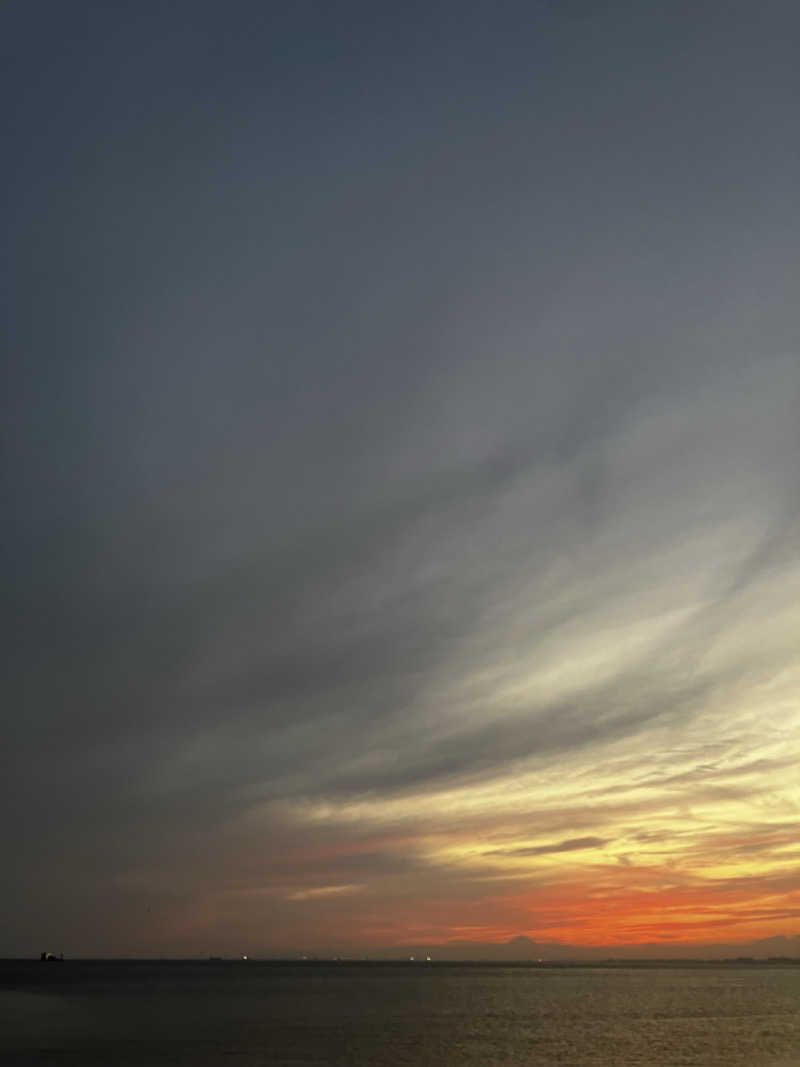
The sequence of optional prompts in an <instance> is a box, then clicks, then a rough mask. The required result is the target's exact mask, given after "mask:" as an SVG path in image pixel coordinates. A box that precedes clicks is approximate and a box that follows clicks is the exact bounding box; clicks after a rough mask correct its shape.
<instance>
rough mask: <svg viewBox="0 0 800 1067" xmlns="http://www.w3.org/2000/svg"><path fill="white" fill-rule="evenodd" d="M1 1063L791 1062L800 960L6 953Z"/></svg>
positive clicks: (799, 1033) (798, 1022) (795, 1051)
mask: <svg viewBox="0 0 800 1067" xmlns="http://www.w3.org/2000/svg"><path fill="white" fill-rule="evenodd" d="M0 1063H2V1064H3V1065H4V1067H5V1065H14V1067H15V1065H17V1064H19V1065H20V1067H24V1065H32V1064H37V1065H42V1064H53V1065H71V1067H72V1065H77V1064H80V1065H84V1064H85V1065H99V1064H102V1065H104V1067H111V1065H116V1064H120V1065H124V1067H132V1065H137V1067H160V1065H162V1064H180V1065H192V1067H209V1065H212V1064H213V1065H218V1064H233V1065H235V1067H250V1065H256V1064H287V1065H289V1064H291V1065H302V1064H341V1065H353V1067H357V1065H359V1064H375V1065H376V1067H383V1065H387V1067H388V1065H396V1064H414V1065H418V1064H419V1065H425V1064H430V1065H434V1064H435V1065H444V1067H451V1065H452V1067H455V1065H459V1067H468V1065H471V1064H480V1065H481V1067H487V1065H492V1064H559V1063H562V1064H614V1065H619V1067H622V1065H628V1064H637V1065H642V1067H645V1065H646V1067H654V1065H658V1064H665V1065H666V1064H702V1065H704V1067H711V1065H714V1064H725V1065H726V1067H734V1065H738V1064H748V1065H762V1064H763V1065H772V1067H788V1065H789V1064H796V1065H799V1067H800V966H795V967H792V966H753V965H749V966H748V965H742V966H730V965H729V966H705V967H680V968H679V967H664V968H641V969H640V968H625V967H609V968H595V967H593V968H579V967H573V968H556V967H553V968H543V969H540V968H527V967H499V966H459V965H445V964H433V965H425V964H414V965H391V964H363V965H351V964H339V965H336V964H331V965H326V964H314V965H297V966H294V965H286V964H283V965H276V964H266V963H256V962H248V963H243V962H236V963H212V962H209V963H144V962H136V963H110V962H92V963H90V962H85V963H84V962H77V961H67V962H65V963H63V964H44V963H39V962H38V961H36V962H31V963H12V962H5V963H0Z"/></svg>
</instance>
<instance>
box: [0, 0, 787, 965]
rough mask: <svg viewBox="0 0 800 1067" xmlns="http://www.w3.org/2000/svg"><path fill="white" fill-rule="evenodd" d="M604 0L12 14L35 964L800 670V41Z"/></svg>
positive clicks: (19, 580) (20, 562) (20, 734)
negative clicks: (253, 825) (279, 858)
mask: <svg viewBox="0 0 800 1067" xmlns="http://www.w3.org/2000/svg"><path fill="white" fill-rule="evenodd" d="M589 7H590V5H585V6H584V5H581V4H573V5H570V11H569V13H568V15H569V17H567V16H566V15H565V14H564V13H562V11H561V8H560V5H551V4H541V5H536V4H533V5H531V4H526V5H518V4H515V3H512V4H509V5H500V7H499V8H498V9H497V10H496V11H494V12H493V13H492V14H491V15H490V16H489V17H488V18H487V17H486V12H485V10H484V9H483V8H482V7H479V6H478V5H471V4H466V5H465V4H458V5H449V4H434V5H432V6H431V5H429V6H428V7H427V8H426V10H425V12H422V11H420V12H418V13H417V14H413V13H411V12H406V11H405V10H404V12H403V13H402V14H401V13H400V12H399V9H398V11H397V12H395V13H391V12H384V13H380V12H378V11H377V9H375V8H374V7H370V6H368V5H358V4H355V5H345V9H338V13H337V14H336V15H335V16H334V14H332V13H330V14H325V13H320V12H316V13H314V14H313V15H312V13H311V12H310V9H309V10H306V8H305V7H304V6H303V5H300V7H297V8H294V7H293V8H291V9H290V8H286V9H285V10H280V9H275V8H269V10H267V9H266V8H264V6H263V5H260V4H251V3H248V2H244V3H242V4H239V5H234V9H233V11H228V10H227V9H226V10H225V11H223V10H222V8H221V7H220V6H219V5H217V4H213V3H202V4H199V5H197V4H193V5H183V4H177V5H172V6H171V8H170V11H169V12H167V13H164V12H163V11H160V12H159V13H158V17H156V16H155V14H153V13H152V12H148V11H147V10H145V9H141V10H137V11H133V10H131V11H127V12H125V13H123V12H119V11H118V12H113V11H111V10H110V9H107V8H106V7H105V5H95V4H92V3H87V4H84V5H79V8H80V10H81V11H82V12H85V16H86V17H85V18H83V17H81V18H77V16H75V17H73V16H74V15H75V12H74V9H73V13H72V14H68V13H66V12H65V11H64V10H63V9H62V8H61V7H60V6H58V5H54V4H49V3H44V4H40V5H36V4H34V5H32V6H31V5H22V4H16V3H12V4H10V5H7V7H6V9H5V13H4V15H3V20H4V23H5V31H4V34H3V36H4V38H5V39H6V40H8V41H10V42H11V45H10V46H9V47H10V51H11V63H10V64H9V72H8V74H7V78H8V79H9V80H8V82H7V87H6V88H7V92H6V96H7V98H14V99H17V100H19V102H20V104H19V109H18V113H17V116H16V119H15V123H16V125H15V128H14V130H13V145H14V149H13V158H14V162H15V166H14V167H13V168H11V172H10V173H9V175H8V177H7V181H8V182H9V185H10V189H9V192H10V196H9V197H8V198H7V200H8V202H9V203H10V204H11V208H10V209H9V213H8V216H7V222H8V226H9V232H10V234H11V245H12V255H13V256H14V271H13V275H12V286H11V289H10V294H11V300H10V302H9V305H8V308H7V310H8V319H9V323H10V334H9V336H10V341H11V344H10V358H9V361H8V368H9V377H8V388H7V390H6V392H5V399H4V401H3V404H4V424H5V426H6V447H5V458H6V468H5V470H6V477H5V490H6V495H5V499H6V514H7V515H8V517H9V525H8V536H7V543H6V545H7V547H6V551H5V553H4V564H5V578H6V588H7V589H8V593H9V595H8V597H7V600H6V606H7V616H6V626H5V631H4V634H5V636H4V645H5V648H6V652H7V657H8V663H9V672H8V680H7V685H6V695H5V699H4V704H5V707H6V709H7V714H6V730H7V744H6V745H5V749H6V752H7V753H8V754H9V758H8V765H7V767H6V771H5V776H4V778H5V787H6V789H7V790H8V802H7V803H6V804H5V806H4V811H5V812H6V813H7V814H8V816H9V817H10V825H9V826H8V828H7V832H6V834H7V840H9V842H10V845H9V846H8V847H9V849H10V850H11V851H10V852H9V853H7V855H9V854H13V856H14V857H15V863H14V866H15V871H14V873H13V874H12V876H11V882H12V883H13V884H12V886H11V901H12V904H11V907H12V908H15V909H17V908H18V909H20V911H19V914H20V920H19V924H18V929H19V935H18V937H17V939H16V940H15V939H14V938H12V943H11V944H10V945H9V946H5V945H0V951H4V950H7V951H22V950H23V949H24V948H25V947H26V946H27V940H26V939H27V938H28V937H30V936H33V931H34V930H35V929H36V924H37V923H38V922H39V921H40V918H41V914H42V912H43V911H46V910H47V909H48V908H49V907H51V906H52V893H53V892H54V891H55V890H54V889H53V888H52V887H51V888H48V885H47V883H48V881H49V879H48V878H47V875H46V870H47V862H46V860H45V858H44V857H47V856H50V857H53V858H55V859H56V860H57V862H58V864H59V865H60V866H59V870H60V871H61V872H62V873H61V877H60V878H59V892H62V891H63V885H64V884H65V883H69V885H70V886H72V887H77V888H74V889H69V890H67V891H66V897H67V898H69V899H68V900H67V903H65V904H64V906H63V910H64V913H65V915H68V916H71V918H69V919H68V920H67V919H65V922H68V923H71V924H72V926H71V930H72V933H71V936H73V937H74V939H75V940H76V942H79V941H80V940H81V938H82V937H83V936H84V935H85V934H86V932H87V930H88V929H90V927H91V924H90V920H89V916H90V915H91V914H92V909H88V910H87V907H86V906H85V905H84V904H81V903H80V899H79V898H80V896H81V893H82V892H85V890H86V886H87V885H88V884H89V883H91V885H92V886H93V887H94V888H93V890H92V893H93V894H96V897H97V899H96V900H95V903H94V905H93V907H94V909H95V913H96V909H97V908H99V909H100V910H101V911H103V909H105V911H104V914H106V915H107V917H109V918H108V924H109V927H110V926H111V918H110V917H111V916H113V914H114V913H115V911H116V910H117V909H118V906H119V900H120V898H119V895H118V894H119V892H120V890H119V889H118V888H117V889H112V888H111V887H112V885H115V884H117V883H115V879H116V878H130V877H132V876H131V874H130V872H131V870H133V869H135V870H137V871H140V872H141V874H140V878H141V883H140V884H139V885H138V886H137V887H134V888H128V889H126V890H125V892H127V893H130V894H132V896H131V899H135V900H138V899H139V898H138V897H137V894H140V893H144V894H145V895H146V894H147V893H149V892H151V891H154V890H153V886H156V885H159V884H160V875H159V872H163V871H164V870H165V869H169V870H171V869H172V865H176V864H177V865H179V864H180V863H184V864H185V865H186V869H187V870H189V871H190V872H191V878H190V879H189V880H188V882H187V884H186V886H185V888H184V889H183V890H182V892H185V894H187V896H191V894H192V893H196V892H200V891H201V890H202V886H203V885H204V884H206V880H207V879H208V878H210V877H211V872H210V869H209V868H211V867H213V866H214V865H215V864H217V865H218V862H219V857H223V856H227V857H228V859H229V860H230V863H231V864H233V865H234V866H236V865H240V866H241V865H242V864H243V863H244V861H243V860H242V857H241V853H240V852H237V851H236V849H235V848H234V847H233V845H232V844H231V842H235V841H237V840H239V838H237V834H244V831H242V830H241V819H242V818H244V817H245V816H246V813H247V811H248V810H249V809H248V805H249V803H250V800H249V799H247V798H248V797H250V796H251V794H249V793H248V792H247V790H251V791H254V793H256V794H257V795H258V796H259V798H260V799H261V800H262V801H265V800H267V801H270V802H275V803H279V802H283V801H288V800H291V801H292V802H297V803H305V802H307V803H312V802H316V801H318V800H320V799H324V800H327V801H331V800H333V801H335V799H336V798H340V799H341V798H350V797H353V796H359V797H364V796H366V797H373V798H376V799H381V798H384V797H389V796H395V795H414V794H416V793H421V794H422V793H425V792H427V791H431V790H436V789H441V788H445V787H450V786H459V785H461V784H463V783H465V782H467V783H476V784H477V783H480V782H484V781H487V780H491V779H492V777H493V776H496V775H498V774H505V773H510V772H513V771H514V769H515V768H527V767H528V766H529V765H530V764H531V761H533V762H534V763H536V761H539V763H540V764H541V765H543V766H553V765H554V764H557V762H558V760H559V759H560V758H561V756H562V755H570V754H574V753H575V752H581V751H585V750H591V749H592V747H593V746H602V745H604V744H608V743H609V742H611V741H614V740H620V739H625V738H631V737H636V736H637V735H638V734H639V733H642V732H644V731H647V730H648V729H651V728H653V727H654V726H656V725H657V726H664V727H665V728H674V729H675V730H679V729H680V728H682V726H687V725H689V724H692V723H696V722H697V721H699V720H700V719H701V718H702V716H703V715H704V713H705V709H707V707H708V706H709V704H710V703H713V700H714V699H716V698H717V697H719V696H720V694H722V693H724V692H727V691H728V690H731V689H733V688H736V687H737V686H738V687H747V686H751V687H757V686H758V685H760V684H762V682H763V681H764V679H765V678H768V677H769V676H771V675H773V674H775V673H777V672H779V671H780V669H782V667H784V666H785V665H786V663H787V662H788V659H789V657H790V656H791V650H790V641H789V639H788V638H787V637H786V633H785V632H784V634H783V636H781V634H780V633H779V632H777V631H773V630H772V629H770V627H769V626H768V625H766V623H768V621H769V620H770V619H775V618H779V617H781V613H784V614H785V615H786V618H787V619H788V618H789V615H788V614H786V613H788V612H789V611H790V588H791V585H790V582H791V580H792V575H793V574H794V568H795V566H796V563H795V561H796V554H797V549H798V547H799V545H798V536H799V535H798V530H799V529H800V526H799V523H800V493H799V492H798V488H799V487H800V476H799V475H798V471H800V463H798V452H800V448H798V443H799V442H798V430H797V425H798V423H797V410H798V400H800V370H799V368H800V362H798V356H797V353H798V351H799V350H800V345H798V340H799V339H798V320H797V313H796V306H795V305H796V299H795V296H796V294H795V287H796V281H795V279H796V278H797V276H798V267H800V263H798V254H797V248H798V241H797V237H798V234H797V219H798V218H800V212H798V206H799V205H798V203H797V189H798V188H800V184H798V177H800V175H799V174H798V165H799V163H800V160H798V154H797V148H796V143H797V141H796V136H795V112H796V107H795V101H796V94H797V89H798V84H797V70H796V56H795V55H794V48H793V45H792V42H793V40H795V39H796V31H797V29H798V18H797V12H796V10H794V8H793V5H790V4H788V3H781V2H773V3H767V4H766V5H759V7H758V10H757V11H756V9H755V8H754V7H753V5H751V4H748V3H741V4H739V3H735V4H710V5H705V6H704V7H703V9H702V11H700V10H697V11H695V10H692V11H689V10H688V9H684V8H683V7H682V6H681V5H678V6H677V7H672V8H666V9H665V8H664V7H663V6H662V5H655V4H653V5H649V4H644V5H640V4H637V5H633V4H627V3H619V4H612V5H608V6H607V7H606V8H604V10H603V12H602V13H597V11H596V10H595V8H594V7H593V6H592V10H591V12H590V11H589V10H588V9H589ZM351 9H352V10H351ZM346 16H347V17H346ZM579 16H581V17H579ZM583 16H585V17H583ZM782 582H783V585H782V586H781V583H782ZM781 590H783V592H782V591H781ZM659 619H661V620H662V622H661V623H659V624H658V626H656V629H655V630H653V632H652V633H651V632H650V630H647V627H648V626H649V625H650V624H653V625H654V626H655V623H656V621H657V620H659ZM762 620H764V623H765V625H764V626H761V625H760V623H761V621H762ZM637 627H639V628H640V629H638V630H637ZM642 627H643V629H642ZM645 630H646V631H647V634H648V635H649V636H647V637H646V638H645V637H642V638H641V643H640V644H637V641H638V640H639V638H637V637H635V635H636V634H637V633H639V634H643V633H645ZM615 634H616V635H618V636H615ZM598 642H599V644H602V645H603V647H604V648H605V649H607V648H608V647H612V646H613V647H615V648H616V647H617V644H618V645H619V648H618V652H619V657H618V659H614V656H611V659H610V660H609V659H608V656H609V655H611V654H610V653H608V652H607V651H605V652H603V653H602V656H601V659H602V657H603V656H605V657H606V658H605V659H603V663H602V664H601V663H600V661H599V660H597V663H596V666H595V667H594V668H593V667H592V666H591V663H593V662H595V660H593V659H592V656H595V657H596V656H598V655H600V652H599V651H598V648H599V644H598ZM627 643H629V644H627ZM590 646H591V647H590ZM616 654H617V653H616V652H615V653H614V655H616ZM579 661H580V664H583V665H582V666H580V665H579ZM570 662H573V667H572V668H569V667H568V666H565V664H569V663H570ZM570 670H571V671H572V675H571V677H572V681H571V682H570V683H569V684H567V682H565V681H564V672H566V673H567V675H569V674H570ZM537 678H539V679H545V680H547V679H550V681H549V682H546V681H540V682H537V681H536V679H537ZM548 686H549V688H548ZM543 687H544V688H543ZM270 819H271V821H270V823H269V825H268V827H267V829H266V831H265V833H266V834H267V835H268V836H269V835H272V836H271V837H270V840H271V841H272V842H274V843H275V847H277V848H279V847H280V846H281V843H282V842H284V841H285V838H286V837H287V836H289V835H290V834H291V833H292V832H293V831H291V830H290V829H287V827H286V826H285V825H284V824H283V823H282V822H281V818H280V817H279V816H278V815H275V814H273V815H272V816H271V817H270ZM237 828H238V829H237ZM306 832H307V833H308V834H309V835H310V836H309V840H311V836H313V831H312V830H311V829H307V831H306ZM565 832H566V834H567V836H565V838H564V839H563V840H562V841H561V844H560V845H556V846H538V845H537V846H531V849H530V850H529V851H530V854H531V855H533V854H537V855H538V854H543V852H544V851H545V850H546V849H547V848H549V849H550V850H551V851H555V852H560V851H564V850H565V849H567V848H569V849H578V848H580V847H582V846H581V845H580V842H582V841H587V842H588V841H591V842H594V843H601V842H602V839H601V838H595V837H591V838H590V837H582V836H579V834H578V833H574V834H570V832H569V828H568V827H567V828H565ZM245 836H246V834H245ZM201 842H204V844H201ZM269 847H273V846H272V845H270V846H269ZM204 849H205V850H206V851H207V854H208V856H210V857H217V859H216V860H214V859H213V858H212V859H208V860H206V859H204V858H203V857H202V855H201V853H202V852H203V850H204ZM511 851H514V849H513V847H512V849H511ZM516 851H517V852H518V853H519V849H517V850H516ZM353 862H354V861H353ZM296 863H297V866H296V867H293V868H291V870H290V871H289V873H288V874H286V880H287V884H289V883H291V884H293V885H295V884H296V885H297V887H298V891H299V889H300V888H302V887H301V885H300V883H301V882H302V874H303V866H302V861H301V860H300V859H297V861H296ZM416 863H417V860H416V859H415V858H414V856H413V855H411V854H408V855H405V856H404V855H403V854H402V848H400V852H399V853H398V852H397V851H392V852H391V853H390V854H387V855H383V854H380V852H379V850H377V851H375V852H374V853H370V852H367V853H364V856H363V857H362V858H361V859H359V861H358V864H359V865H360V866H359V870H358V871H355V872H352V873H348V872H342V871H341V870H338V871H336V872H334V873H335V875H336V878H338V879H343V881H342V884H345V883H347V884H349V883H350V882H353V883H355V882H357V881H359V880H368V877H369V874H370V871H372V872H373V873H380V874H381V876H383V874H384V873H386V871H389V870H395V868H397V869H398V870H402V871H407V870H408V869H409V868H414V866H415V864H416ZM237 869H238V868H237ZM284 873H286V872H284ZM137 877H139V876H137ZM282 877H283V876H282ZM399 877H400V875H399V874H398V878H399ZM192 879H194V881H193V882H192ZM190 882H192V884H189V883H190ZM159 891H160V890H159ZM72 894H74V897H75V899H74V900H73V899H72V897H71V895H72ZM115 894H117V895H115ZM92 899H93V900H94V896H93V898H92ZM24 900H28V901H29V902H30V901H31V900H33V901H34V902H35V903H33V904H30V903H29V904H28V905H23V904H22V903H21V902H22V901H24ZM345 903H346V901H345V900H344V898H342V900H341V901H337V904H336V906H337V907H339V906H342V907H344V906H345ZM331 907H333V904H331ZM37 909H38V910H37Z"/></svg>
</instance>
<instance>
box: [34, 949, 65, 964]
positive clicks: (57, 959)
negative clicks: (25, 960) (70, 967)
mask: <svg viewBox="0 0 800 1067" xmlns="http://www.w3.org/2000/svg"><path fill="white" fill-rule="evenodd" d="M39 959H40V960H41V961H42V963H63V962H64V953H63V952H62V953H61V955H60V956H56V954H55V952H43V953H42V954H41V956H40V957H39Z"/></svg>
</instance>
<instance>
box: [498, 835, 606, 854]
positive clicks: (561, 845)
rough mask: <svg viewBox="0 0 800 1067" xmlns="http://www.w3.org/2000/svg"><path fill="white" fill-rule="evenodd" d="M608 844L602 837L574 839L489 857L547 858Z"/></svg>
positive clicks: (500, 850)
mask: <svg viewBox="0 0 800 1067" xmlns="http://www.w3.org/2000/svg"><path fill="white" fill-rule="evenodd" d="M607 843H608V842H607V841H606V840H605V838H602V837H572V838H568V839H567V840H566V841H556V842H554V843H553V844H550V845H531V846H530V847H528V848H506V849H493V850H492V851H490V852H487V853H486V855H487V856H546V855H548V853H551V852H578V851H580V850H582V849H585V848H602V847H603V845H605V844H607Z"/></svg>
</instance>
